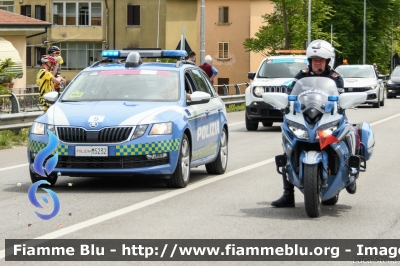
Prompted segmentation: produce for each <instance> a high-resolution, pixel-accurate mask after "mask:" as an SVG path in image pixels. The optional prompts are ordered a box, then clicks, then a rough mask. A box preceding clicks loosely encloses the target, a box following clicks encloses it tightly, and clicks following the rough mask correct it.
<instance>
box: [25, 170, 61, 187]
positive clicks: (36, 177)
mask: <svg viewBox="0 0 400 266" xmlns="http://www.w3.org/2000/svg"><path fill="white" fill-rule="evenodd" d="M29 175H30V177H31V181H32V184H33V183H35V182H37V181H39V180H46V181H47V182H49V183H50V186H54V185H55V184H56V182H57V179H58V176H57V175H55V174H53V175H49V176H48V177H47V178H45V177H42V176H40V175H38V174H36V173H34V172H32V171H31V169H30V168H29Z"/></svg>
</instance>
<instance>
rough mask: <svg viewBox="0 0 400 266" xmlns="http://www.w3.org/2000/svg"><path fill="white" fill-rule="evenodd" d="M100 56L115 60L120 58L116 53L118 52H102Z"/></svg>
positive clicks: (118, 53) (118, 52)
mask: <svg viewBox="0 0 400 266" xmlns="http://www.w3.org/2000/svg"><path fill="white" fill-rule="evenodd" d="M101 56H102V57H116V58H118V57H120V51H118V50H104V51H103V52H102V53H101Z"/></svg>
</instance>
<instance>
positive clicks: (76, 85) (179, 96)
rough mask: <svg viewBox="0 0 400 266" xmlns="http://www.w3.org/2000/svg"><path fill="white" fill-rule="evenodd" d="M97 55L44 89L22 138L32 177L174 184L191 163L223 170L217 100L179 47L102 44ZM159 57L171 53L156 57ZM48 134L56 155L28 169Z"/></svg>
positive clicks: (180, 183)
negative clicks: (47, 168)
mask: <svg viewBox="0 0 400 266" xmlns="http://www.w3.org/2000/svg"><path fill="white" fill-rule="evenodd" d="M102 57H105V59H104V60H102V61H99V62H96V63H95V64H93V65H92V66H90V67H87V68H85V69H84V70H82V71H81V72H80V73H79V74H78V75H77V76H76V77H75V78H74V79H73V80H72V81H71V82H70V83H69V84H68V86H67V87H66V89H65V90H64V92H63V93H62V94H61V95H60V96H59V95H58V93H57V92H50V93H47V94H46V95H45V96H44V97H45V99H46V101H47V102H49V103H51V104H52V106H51V107H50V108H49V109H48V111H47V112H46V113H44V114H43V115H41V116H40V117H38V118H37V119H36V120H35V122H34V123H33V125H32V127H31V129H30V133H29V139H28V161H29V172H30V176H31V179H32V182H36V181H38V180H40V179H46V180H47V181H48V182H49V183H50V184H51V185H54V184H55V183H56V181H57V177H58V176H60V175H61V176H99V175H108V176H114V175H128V176H133V175H134V174H147V175H159V176H161V177H163V178H165V180H166V185H167V186H168V187H174V188H182V187H186V185H187V184H188V182H189V179H190V168H192V167H196V166H200V165H205V167H206V170H207V172H208V173H209V174H223V173H224V172H225V170H226V167H227V163H228V124H227V117H226V109H225V105H224V103H223V101H222V100H221V99H220V98H219V96H218V94H217V93H216V91H215V90H214V87H213V86H212V84H211V82H210V80H209V78H208V76H207V74H206V73H205V72H203V71H202V70H201V69H200V68H199V67H197V66H196V65H194V64H193V63H190V62H188V61H186V60H185V57H187V53H186V51H183V50H137V51H134V50H106V51H103V52H102ZM142 58H157V59H147V61H148V62H144V61H146V60H142ZM161 58H174V59H177V60H175V61H176V62H174V63H162V62H160V60H158V59H161ZM51 133H52V134H51ZM53 134H54V135H55V136H57V138H58V140H59V142H58V146H57V148H55V150H54V151H53V153H52V154H53V155H54V154H55V153H57V156H58V159H57V163H56V164H54V168H53V170H52V172H51V173H48V174H47V173H46V177H43V175H38V174H37V171H35V167H34V163H35V157H36V156H37V155H38V153H39V152H40V151H41V150H42V149H44V148H46V147H47V146H50V145H48V143H49V136H50V135H53ZM38 157H40V156H38ZM49 157H51V155H50V156H49ZM53 157H54V156H53ZM48 160H49V159H48ZM43 165H45V163H43Z"/></svg>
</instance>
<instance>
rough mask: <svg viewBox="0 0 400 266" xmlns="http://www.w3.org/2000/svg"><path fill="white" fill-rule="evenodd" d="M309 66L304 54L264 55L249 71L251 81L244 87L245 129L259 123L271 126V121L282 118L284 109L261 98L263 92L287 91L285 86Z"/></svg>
mask: <svg viewBox="0 0 400 266" xmlns="http://www.w3.org/2000/svg"><path fill="white" fill-rule="evenodd" d="M307 66H308V61H307V57H306V56H305V55H277V56H270V57H267V58H265V59H264V60H263V61H262V62H261V64H260V66H259V68H258V70H257V72H249V73H248V74H247V77H248V78H249V79H251V80H253V82H252V83H251V84H250V86H249V87H247V88H246V92H245V99H246V114H245V120H246V129H247V130H248V131H254V130H257V129H258V123H259V122H262V124H263V126H265V127H269V126H272V124H273V123H274V122H283V113H282V112H281V111H280V110H277V109H276V108H274V107H273V106H271V105H269V104H267V103H265V102H264V101H263V99H262V94H263V93H264V92H282V93H287V87H288V85H290V84H291V83H292V81H293V79H294V77H295V76H296V75H297V73H299V71H300V70H301V69H305V68H307Z"/></svg>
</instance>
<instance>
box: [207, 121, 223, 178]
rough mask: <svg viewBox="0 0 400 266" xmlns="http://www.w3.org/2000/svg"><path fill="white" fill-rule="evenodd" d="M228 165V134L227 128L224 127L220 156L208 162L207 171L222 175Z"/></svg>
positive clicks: (211, 173)
mask: <svg viewBox="0 0 400 266" xmlns="http://www.w3.org/2000/svg"><path fill="white" fill-rule="evenodd" d="M227 165H228V135H227V134H226V129H225V128H223V129H222V133H221V141H220V145H219V150H218V156H217V158H216V159H215V161H213V162H211V163H207V164H206V170H207V173H209V174H210V175H222V174H223V173H225V170H226V166H227Z"/></svg>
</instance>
